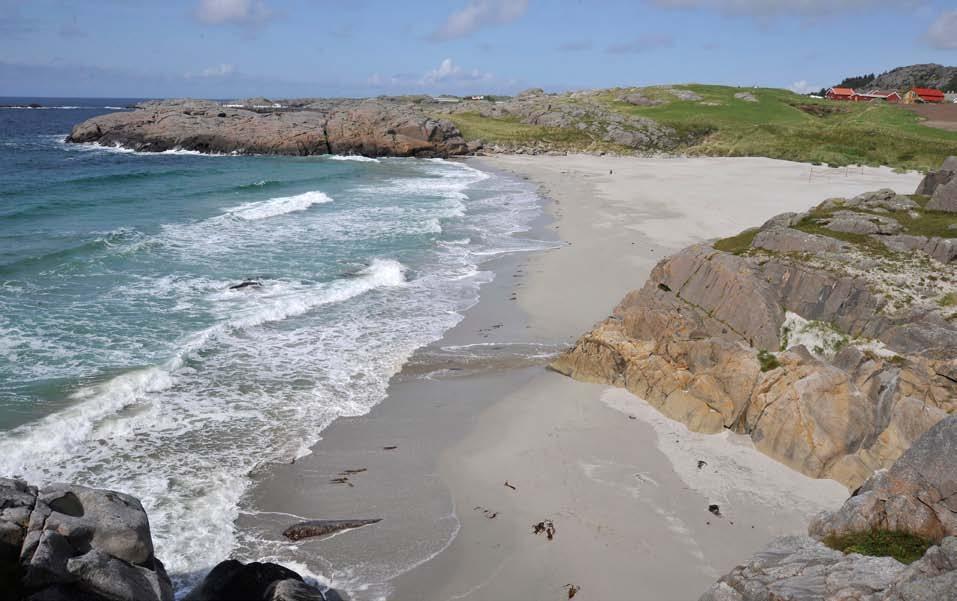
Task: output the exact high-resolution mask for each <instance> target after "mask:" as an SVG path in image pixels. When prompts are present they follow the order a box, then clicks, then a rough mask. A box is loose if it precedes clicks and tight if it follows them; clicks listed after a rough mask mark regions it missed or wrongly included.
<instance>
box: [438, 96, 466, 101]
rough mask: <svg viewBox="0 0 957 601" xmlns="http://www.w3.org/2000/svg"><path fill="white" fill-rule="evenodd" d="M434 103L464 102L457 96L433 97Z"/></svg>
mask: <svg viewBox="0 0 957 601" xmlns="http://www.w3.org/2000/svg"><path fill="white" fill-rule="evenodd" d="M432 102H462V100H461V99H460V98H456V97H455V96H433V97H432Z"/></svg>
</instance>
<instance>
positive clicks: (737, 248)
mask: <svg viewBox="0 0 957 601" xmlns="http://www.w3.org/2000/svg"><path fill="white" fill-rule="evenodd" d="M759 231H761V230H760V229H759V228H751V229H749V230H744V231H743V232H741V233H740V234H738V235H737V236H731V237H730V238H723V239H721V240H718V241H717V242H715V243H714V244H713V245H712V246H714V248H715V249H716V250H720V251H722V252H726V253H731V254H734V255H740V254H742V253H745V252H747V250H748V249H749V248H751V243H752V242H754V237H755V236H757V235H758V232H759Z"/></svg>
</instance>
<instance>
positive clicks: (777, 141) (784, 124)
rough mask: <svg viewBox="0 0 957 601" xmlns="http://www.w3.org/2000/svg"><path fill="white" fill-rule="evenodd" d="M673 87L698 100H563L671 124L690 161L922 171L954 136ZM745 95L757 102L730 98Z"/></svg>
mask: <svg viewBox="0 0 957 601" xmlns="http://www.w3.org/2000/svg"><path fill="white" fill-rule="evenodd" d="M675 89H681V90H688V91H691V92H694V93H695V94H696V95H697V96H699V97H700V99H695V100H680V99H679V98H678V97H677V96H676V95H675V94H674V93H673V92H671V91H669V90H668V89H666V88H654V87H653V88H640V89H638V88H635V89H613V90H604V91H600V92H598V93H595V94H592V95H590V96H587V97H579V98H569V99H568V100H563V102H569V101H571V102H583V103H584V102H587V103H594V104H599V105H601V106H602V107H603V108H605V109H608V110H610V111H613V112H617V113H620V114H623V115H632V116H640V117H647V118H650V119H653V120H655V121H657V122H658V123H661V124H664V125H668V126H671V127H673V128H674V129H676V130H677V131H678V133H679V134H681V135H682V139H684V140H686V142H684V143H683V144H682V145H681V146H680V147H679V152H685V153H687V154H692V155H707V156H764V157H771V158H778V159H787V160H793V161H803V162H808V163H818V164H825V165H833V166H843V165H856V164H863V165H889V166H892V167H900V168H907V169H922V170H926V169H931V168H936V167H937V166H939V165H940V163H941V161H942V160H943V159H944V158H945V157H947V156H949V155H957V133H955V132H948V131H943V130H938V129H934V128H930V127H926V126H923V125H921V124H920V119H919V117H917V116H916V115H914V114H913V113H911V112H909V111H906V110H903V109H901V108H900V107H897V106H893V105H885V104H876V103H838V102H829V101H826V100H815V99H810V98H807V97H805V96H800V95H797V94H794V93H792V92H789V91H787V90H780V89H767V88H762V89H749V88H734V87H727V86H710V85H687V86H675ZM744 92H747V93H750V94H752V95H753V96H754V97H755V98H756V99H757V102H748V101H745V100H742V99H739V98H735V94H740V93H744ZM629 93H640V94H641V95H643V96H645V97H646V98H649V99H652V100H654V101H659V102H660V103H661V104H658V105H655V106H635V105H633V104H629V103H627V102H623V101H622V100H620V98H621V97H622V96H623V95H626V94H629ZM552 98H554V97H552ZM449 118H451V119H452V120H453V121H455V122H456V123H457V125H459V127H460V128H461V129H462V130H463V132H464V133H465V135H466V137H470V138H471V137H481V138H483V139H484V140H486V141H487V142H496V141H500V142H515V141H517V140H518V139H519V138H525V139H536V136H537V135H539V134H541V135H542V136H543V137H545V139H548V138H551V139H558V140H561V142H562V144H561V146H566V147H567V146H578V147H582V146H585V145H587V144H588V143H592V141H591V140H589V139H588V137H587V136H585V135H584V134H582V133H581V132H580V131H577V130H574V129H556V128H550V129H549V128H535V127H533V126H528V125H524V124H522V123H520V122H519V121H517V120H511V121H508V122H502V121H504V120H500V119H492V118H488V117H481V116H479V115H477V114H475V113H469V114H454V115H450V116H449ZM536 130H538V131H536ZM539 139H542V138H539ZM579 145H581V146H579Z"/></svg>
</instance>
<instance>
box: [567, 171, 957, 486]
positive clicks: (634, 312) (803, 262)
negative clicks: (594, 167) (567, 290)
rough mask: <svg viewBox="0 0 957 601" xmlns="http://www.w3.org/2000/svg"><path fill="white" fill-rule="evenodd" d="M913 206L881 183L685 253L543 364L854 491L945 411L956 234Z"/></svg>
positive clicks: (954, 340)
mask: <svg viewBox="0 0 957 601" xmlns="http://www.w3.org/2000/svg"><path fill="white" fill-rule="evenodd" d="M924 215H925V210H924V209H922V208H921V207H920V205H919V204H918V203H917V202H916V201H915V200H914V199H912V198H909V197H906V196H900V195H897V194H895V193H894V192H893V191H890V190H882V191H878V192H874V193H870V194H864V195H860V196H858V197H855V198H852V199H831V200H828V201H825V202H824V203H822V204H821V205H820V206H818V207H816V208H815V209H813V210H812V211H810V212H808V213H804V214H788V215H781V216H779V217H777V218H775V219H772V220H770V221H769V222H768V223H766V224H765V225H764V226H762V227H761V228H760V229H758V230H756V231H753V232H746V233H745V234H742V235H741V236H738V237H735V238H732V239H729V240H727V241H720V242H719V243H716V244H714V245H712V244H699V245H696V246H692V247H690V248H687V249H685V250H683V251H681V252H679V253H678V254H676V255H674V256H672V257H670V258H668V259H666V260H664V261H662V262H661V263H659V264H658V265H657V266H656V267H655V269H654V270H653V271H652V273H651V276H650V278H649V280H648V282H647V283H646V284H645V286H644V287H643V288H642V289H640V290H638V291H634V292H631V293H629V294H628V295H627V296H626V297H625V298H624V299H623V300H622V302H621V303H620V304H619V305H618V307H616V308H615V310H614V312H613V314H612V316H611V317H610V318H608V319H606V320H605V321H603V322H601V323H600V324H598V325H597V326H596V327H595V328H594V329H593V330H592V331H591V332H589V333H587V334H585V335H584V336H583V337H582V338H581V339H579V340H578V342H577V343H576V344H575V346H574V347H573V348H572V349H571V350H569V351H567V352H566V353H564V354H563V355H562V356H560V357H559V358H558V359H557V360H556V361H554V362H553V363H552V365H551V367H552V368H553V369H555V370H557V371H559V372H561V373H564V374H567V375H569V376H572V377H575V378H578V379H581V380H585V381H592V382H600V383H608V384H613V385H616V386H622V387H625V388H627V389H628V390H630V391H632V392H634V393H635V394H636V395H638V396H640V397H642V398H644V399H646V400H647V401H648V402H649V403H651V404H652V405H653V406H655V407H656V408H658V410H659V411H661V412H662V413H664V414H665V415H667V416H669V417H671V418H673V419H676V420H679V421H681V422H683V423H685V424H686V425H687V426H688V427H689V428H690V429H692V430H695V431H701V432H717V431H720V430H721V429H724V428H729V429H732V430H734V431H736V432H739V433H743V434H748V435H750V437H751V438H752V440H753V441H754V443H755V445H756V447H757V448H758V449H760V450H761V451H762V452H764V453H766V454H768V455H769V456H771V457H773V458H775V459H777V460H779V461H781V462H783V463H785V464H786V465H789V466H790V467H792V468H794V469H797V470H799V471H801V472H803V473H805V474H808V475H810V476H814V477H827V478H833V479H835V480H838V481H840V482H843V483H845V484H846V485H848V486H849V487H851V488H856V487H858V486H860V485H861V483H862V482H864V480H866V479H867V478H868V477H869V476H870V475H871V474H872V473H873V472H874V471H875V470H878V469H882V468H886V467H889V466H890V465H891V464H892V463H893V462H894V461H895V460H896V459H897V458H898V457H900V455H901V454H902V453H903V452H904V451H905V450H907V449H908V448H909V447H910V446H911V444H912V443H913V442H914V441H915V440H916V439H917V438H918V437H919V436H920V435H921V434H923V433H924V432H925V431H927V430H928V429H929V428H931V427H932V426H933V425H934V424H936V423H937V422H939V421H940V420H941V419H943V418H944V417H946V416H947V415H948V414H949V413H952V412H954V411H955V410H957V377H954V376H955V375H957V373H955V372H957V307H954V306H953V305H954V304H955V303H954V300H955V299H957V265H955V264H954V263H953V259H954V254H953V252H952V249H953V248H954V247H953V242H954V240H953V237H954V236H955V234H950V237H949V238H946V239H944V238H941V237H934V236H931V237H928V236H923V237H917V236H914V235H913V234H912V233H910V231H909V229H908V228H909V227H911V226H912V224H915V223H924V221H922V220H923V219H924ZM934 219H937V218H936V217H935V218H934ZM955 221H957V220H955ZM934 223H936V222H934ZM949 231H953V230H945V231H944V232H943V233H941V236H945V235H947V232H949ZM749 238H750V239H749ZM912 242H913V246H912V247H911V246H910V244H911V243H912ZM729 245H731V246H729ZM734 245H737V246H734ZM905 245H906V246H905ZM716 246H717V247H718V248H724V249H725V250H718V248H716ZM898 248H903V249H904V250H905V251H906V252H896V250H897V249H898ZM912 248H918V249H920V250H923V251H924V252H927V253H928V255H930V256H925V255H923V254H918V253H914V252H910V251H911V249H912ZM931 257H934V259H937V260H934V259H932V258H931ZM939 261H946V262H939Z"/></svg>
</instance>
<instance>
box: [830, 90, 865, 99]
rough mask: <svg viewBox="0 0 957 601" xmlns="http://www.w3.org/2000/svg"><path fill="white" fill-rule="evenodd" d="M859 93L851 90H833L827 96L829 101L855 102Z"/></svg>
mask: <svg viewBox="0 0 957 601" xmlns="http://www.w3.org/2000/svg"><path fill="white" fill-rule="evenodd" d="M856 95H857V93H856V92H855V91H854V90H853V89H851V88H831V89H830V90H828V91H827V95H826V96H825V97H826V98H827V99H828V100H854V96H856Z"/></svg>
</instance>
